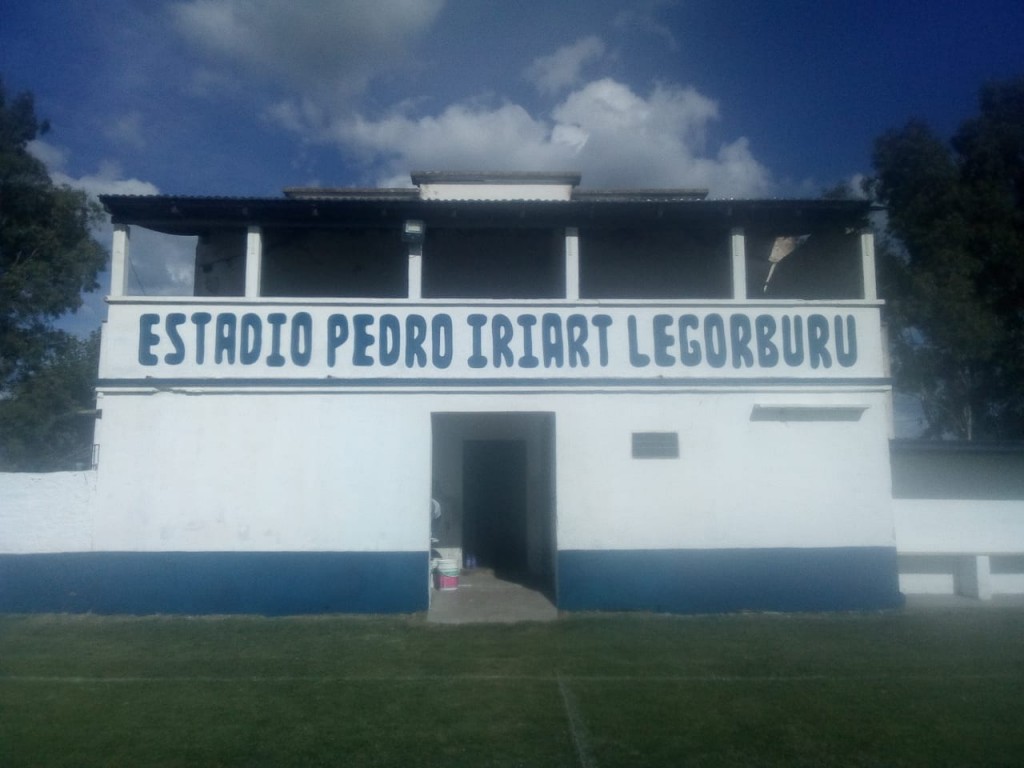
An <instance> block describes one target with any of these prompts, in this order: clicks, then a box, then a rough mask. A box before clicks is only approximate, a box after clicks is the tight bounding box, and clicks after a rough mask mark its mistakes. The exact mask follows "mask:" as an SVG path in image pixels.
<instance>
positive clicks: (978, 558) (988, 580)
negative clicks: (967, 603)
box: [957, 555, 992, 600]
mask: <svg viewBox="0 0 1024 768" xmlns="http://www.w3.org/2000/svg"><path fill="white" fill-rule="evenodd" d="M959 566H960V572H959V573H958V574H957V582H958V587H959V589H958V591H959V592H960V594H961V595H964V596H965V597H974V598H977V599H978V600H991V599H992V559H991V558H990V557H989V556H988V555H965V556H964V557H961V558H960V563H959Z"/></svg>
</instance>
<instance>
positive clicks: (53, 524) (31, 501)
mask: <svg viewBox="0 0 1024 768" xmlns="http://www.w3.org/2000/svg"><path fill="white" fill-rule="evenodd" d="M95 503H96V472H94V471H91V470H90V471H88V472H50V473H46V474H29V473H0V553H3V554H37V553H47V552H87V551H89V550H91V549H92V526H93V512H94V509H95Z"/></svg>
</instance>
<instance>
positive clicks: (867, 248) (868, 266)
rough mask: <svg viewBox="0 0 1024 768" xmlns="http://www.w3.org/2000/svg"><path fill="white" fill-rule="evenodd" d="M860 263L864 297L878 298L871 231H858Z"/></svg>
mask: <svg viewBox="0 0 1024 768" xmlns="http://www.w3.org/2000/svg"><path fill="white" fill-rule="evenodd" d="M860 263H861V272H862V273H863V275H864V298H865V300H867V301H877V300H878V278H877V276H876V274H875V236H874V234H872V233H871V232H869V231H868V232H861V233H860Z"/></svg>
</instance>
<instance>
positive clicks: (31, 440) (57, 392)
mask: <svg viewBox="0 0 1024 768" xmlns="http://www.w3.org/2000/svg"><path fill="white" fill-rule="evenodd" d="M55 346H56V349H55V351H54V352H53V353H52V354H51V355H49V356H48V357H47V359H46V361H45V362H44V363H43V364H42V365H40V366H39V367H38V368H37V369H36V370H35V371H34V373H33V375H32V376H30V377H27V378H25V379H22V380H20V381H18V382H16V383H15V384H14V385H13V387H12V388H11V392H10V395H9V396H8V397H7V399H5V400H4V401H3V402H2V403H0V462H2V468H3V469H5V470H7V471H15V472H18V471H35V472H47V471H52V470H59V469H75V468H79V467H88V466H89V465H90V464H91V462H92V442H93V440H92V438H93V426H94V423H95V418H96V411H95V409H94V406H93V403H94V400H95V395H94V391H93V390H94V387H95V383H96V367H97V364H98V362H99V352H100V334H99V331H93V332H92V334H91V335H90V336H89V337H88V338H86V339H79V338H77V337H75V336H70V335H64V336H62V337H60V340H59V342H57V343H56V344H55Z"/></svg>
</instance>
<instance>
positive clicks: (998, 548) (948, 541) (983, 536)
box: [893, 499, 1024, 554]
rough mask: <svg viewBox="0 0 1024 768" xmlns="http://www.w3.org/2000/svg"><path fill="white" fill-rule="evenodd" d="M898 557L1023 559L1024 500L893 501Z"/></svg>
mask: <svg viewBox="0 0 1024 768" xmlns="http://www.w3.org/2000/svg"><path fill="white" fill-rule="evenodd" d="M893 515H894V519H895V524H896V543H897V547H898V549H899V552H900V554H946V553H949V554H958V553H970V554H999V553H1006V554H1012V553H1024V499H1020V500H1013V501H1004V500H984V499H978V500H969V499H894V500H893Z"/></svg>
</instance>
